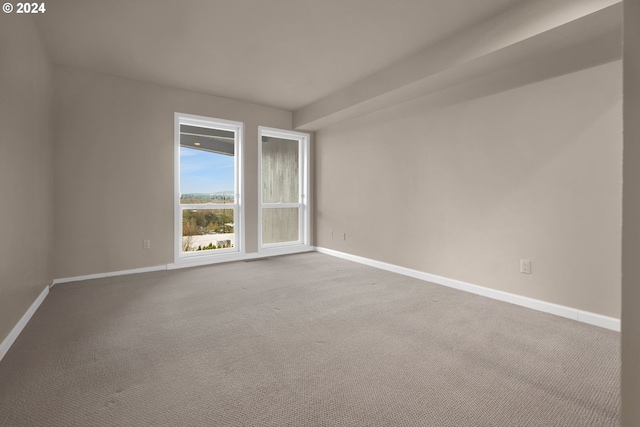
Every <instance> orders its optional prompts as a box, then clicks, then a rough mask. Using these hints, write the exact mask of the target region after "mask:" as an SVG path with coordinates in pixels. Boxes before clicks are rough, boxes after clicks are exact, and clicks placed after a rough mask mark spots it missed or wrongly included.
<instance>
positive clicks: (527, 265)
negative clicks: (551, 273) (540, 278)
mask: <svg viewBox="0 0 640 427" xmlns="http://www.w3.org/2000/svg"><path fill="white" fill-rule="evenodd" d="M520 273H522V274H531V260H530V259H521V260H520Z"/></svg>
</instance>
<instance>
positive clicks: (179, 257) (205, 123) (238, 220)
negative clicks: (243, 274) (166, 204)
mask: <svg viewBox="0 0 640 427" xmlns="http://www.w3.org/2000/svg"><path fill="white" fill-rule="evenodd" d="M174 118H175V119H174V208H175V214H174V216H175V222H174V254H175V257H174V260H175V264H195V265H197V264H208V263H213V262H223V261H232V260H235V259H240V258H242V257H243V256H244V254H245V242H244V240H245V239H244V235H245V226H244V225H245V220H244V216H245V215H244V202H243V193H244V181H243V171H244V159H243V158H244V156H243V153H244V149H243V130H244V124H243V123H242V122H235V121H231V120H223V119H216V118H211V117H204V116H196V115H193V114H184V113H175V115H174ZM180 125H191V126H199V127H208V128H215V129H221V130H226V131H232V132H235V135H236V138H235V147H234V167H235V171H234V172H235V185H234V186H235V188H234V194H235V200H234V203H233V204H218V203H205V204H191V205H188V206H189V207H190V208H191V209H230V208H233V210H234V240H235V241H234V247H232V248H224V249H216V250H206V251H193V252H182V210H183V209H184V208H183V206H185V205H181V204H180Z"/></svg>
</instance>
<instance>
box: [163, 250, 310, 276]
mask: <svg viewBox="0 0 640 427" xmlns="http://www.w3.org/2000/svg"><path fill="white" fill-rule="evenodd" d="M315 250H316V248H315V247H314V246H284V247H275V248H270V249H262V250H260V251H259V252H249V253H235V254H228V255H217V256H213V257H212V256H202V257H198V256H193V257H185V258H184V259H182V260H180V262H176V263H172V264H167V270H175V269H178V268H189V267H198V266H203V265H212V264H220V263H223V262H234V261H249V260H254V259H260V258H268V257H272V256H280V255H293V254H299V253H304V252H315Z"/></svg>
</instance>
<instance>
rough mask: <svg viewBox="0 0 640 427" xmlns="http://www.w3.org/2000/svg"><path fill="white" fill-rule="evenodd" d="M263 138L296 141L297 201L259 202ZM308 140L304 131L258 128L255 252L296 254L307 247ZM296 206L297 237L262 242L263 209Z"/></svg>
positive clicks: (308, 136)
mask: <svg viewBox="0 0 640 427" xmlns="http://www.w3.org/2000/svg"><path fill="white" fill-rule="evenodd" d="M263 137H271V138H281V139H288V140H296V141H298V156H299V157H298V158H299V161H298V165H299V167H298V179H299V184H298V203H263V201H262V185H263V182H262V144H263V143H262V139H263ZM310 140H311V135H309V134H308V133H303V132H295V131H291V130H284V129H277V128H271V127H266V126H259V127H258V252H260V253H274V252H277V253H281V254H285V253H295V252H298V251H299V250H300V248H305V247H309V244H310V227H311V212H310V207H309V201H310V194H309V193H310V169H309V164H310V159H309V158H310ZM296 207H297V208H298V209H299V212H298V240H297V241H291V242H282V243H267V244H263V243H262V212H263V209H265V208H266V209H269V208H273V209H277V208H296Z"/></svg>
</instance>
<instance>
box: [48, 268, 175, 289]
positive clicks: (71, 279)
mask: <svg viewBox="0 0 640 427" xmlns="http://www.w3.org/2000/svg"><path fill="white" fill-rule="evenodd" d="M166 269H167V266H166V265H157V266H154V267H143V268H134V269H132V270H120V271H112V272H109V273H97V274H88V275H86V276H75V277H65V278H62V279H54V280H53V283H52V285H51V286H54V285H57V284H58V283H68V282H79V281H81V280H91V279H103V278H105V277H114V276H126V275H127V274H138V273H149V272H151V271H162V270H166Z"/></svg>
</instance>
